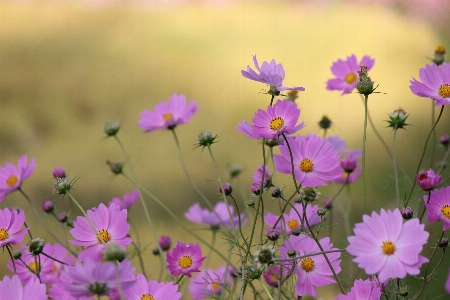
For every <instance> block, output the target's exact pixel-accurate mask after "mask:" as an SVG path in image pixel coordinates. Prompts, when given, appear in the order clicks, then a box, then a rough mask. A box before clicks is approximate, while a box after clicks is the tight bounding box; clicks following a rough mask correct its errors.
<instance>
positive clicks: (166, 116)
mask: <svg viewBox="0 0 450 300" xmlns="http://www.w3.org/2000/svg"><path fill="white" fill-rule="evenodd" d="M197 110H198V106H197V105H196V104H195V101H194V100H191V102H189V104H187V105H186V96H185V95H183V94H180V95H177V94H176V93H174V94H173V95H172V97H170V98H169V101H167V102H160V103H158V104H156V106H155V111H150V110H144V111H143V112H142V113H141V119H140V120H139V122H138V125H139V127H141V128H142V129H144V132H150V131H154V130H158V129H173V128H175V126H177V125H180V124H184V123H186V122H189V120H190V119H191V118H192V117H193V116H194V115H195V113H196V112H197Z"/></svg>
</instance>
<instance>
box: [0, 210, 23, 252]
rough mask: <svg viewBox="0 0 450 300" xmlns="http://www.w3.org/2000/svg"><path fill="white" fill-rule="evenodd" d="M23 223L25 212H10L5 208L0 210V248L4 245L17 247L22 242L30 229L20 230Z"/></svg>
mask: <svg viewBox="0 0 450 300" xmlns="http://www.w3.org/2000/svg"><path fill="white" fill-rule="evenodd" d="M24 223H25V212H24V211H23V210H21V211H20V212H18V211H16V210H10V209H9V208H7V207H5V208H4V209H3V210H2V209H0V247H3V246H5V245H8V244H9V245H18V244H20V243H21V242H22V241H23V238H24V236H25V234H27V232H28V230H30V228H25V229H22V230H21V228H22V226H23V224H24Z"/></svg>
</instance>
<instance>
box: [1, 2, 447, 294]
mask: <svg viewBox="0 0 450 300" xmlns="http://www.w3.org/2000/svg"><path fill="white" fill-rule="evenodd" d="M445 34H448V32H438V31H436V30H434V28H433V27H432V26H431V25H430V24H429V23H428V22H426V20H425V21H424V20H418V19H412V18H408V17H407V16H405V15H401V14H399V13H398V12H396V11H393V10H392V9H389V8H386V7H383V6H377V5H370V4H366V5H350V4H337V3H331V4H330V3H329V4H326V5H325V4H312V1H311V2H307V3H305V2H299V3H296V2H281V3H277V2H266V1H260V2H258V1H255V2H253V1H249V2H231V3H227V2H217V3H206V2H204V3H178V4H175V3H162V2H158V4H157V5H150V4H143V3H141V4H136V3H134V4H126V3H122V4H111V5H100V4H95V5H90V4H88V3H62V2H61V3H46V2H38V3H28V4H25V3H12V2H3V3H0V153H1V155H0V165H4V164H5V163H6V162H8V161H11V162H13V163H16V162H17V159H18V158H19V156H20V155H22V154H27V155H28V157H29V158H30V157H34V158H35V159H36V163H37V168H36V171H35V173H34V174H33V175H32V177H31V178H29V179H28V180H27V181H26V182H25V183H24V185H23V190H24V191H25V192H27V193H28V194H29V196H30V197H31V198H32V199H33V201H35V203H36V206H37V207H40V205H41V202H42V201H43V200H44V199H53V200H54V201H55V204H56V206H57V209H58V210H59V211H61V210H64V209H67V208H68V205H67V202H68V201H69V199H68V198H67V197H66V198H61V197H58V198H57V197H55V196H52V187H51V185H52V184H53V180H52V170H53V168H54V167H56V166H62V167H64V168H65V169H66V171H67V174H68V176H69V178H71V179H73V178H75V177H79V178H78V180H77V182H76V184H75V189H76V191H74V196H75V197H76V198H77V199H78V200H79V201H80V202H81V203H82V204H83V206H84V207H85V208H86V209H89V208H91V207H94V206H97V205H98V204H99V203H100V202H105V203H107V202H108V201H109V200H110V199H111V198H112V197H114V196H117V197H122V195H123V194H124V192H126V191H130V190H132V189H133V185H131V184H130V183H129V182H127V181H126V180H125V179H124V178H121V177H114V176H113V175H112V174H111V173H110V171H109V169H108V166H107V165H106V164H105V161H106V160H107V159H109V160H111V161H123V160H124V159H125V158H124V156H123V154H122V153H121V151H120V148H119V147H118V145H117V143H116V142H115V141H114V140H113V139H105V138H104V134H103V132H102V131H103V126H104V123H105V122H106V121H119V122H120V123H121V125H122V128H121V131H120V133H119V137H120V139H121V141H122V142H123V143H124V145H125V148H126V149H127V151H128V152H129V154H130V156H131V159H132V162H133V164H134V166H135V169H136V171H137V175H138V178H139V180H140V182H141V184H143V185H145V186H146V187H147V188H148V189H150V190H151V191H152V192H153V193H154V194H156V195H157V196H158V197H159V198H160V199H162V200H163V201H165V202H166V203H167V205H168V206H169V207H170V208H171V209H172V210H173V211H174V212H176V213H177V214H178V215H179V216H180V218H181V219H182V220H183V221H185V219H184V217H183V215H182V213H183V212H184V211H186V210H187V208H188V207H189V206H190V205H192V204H193V203H195V202H199V201H200V199H199V197H198V196H197V195H196V194H195V193H194V192H193V190H192V188H191V187H190V186H189V185H188V181H187V179H186V177H185V176H184V174H183V172H182V169H181V166H180V162H179V161H178V157H177V151H176V148H175V143H174V141H173V138H172V134H171V133H170V132H169V131H158V132H151V133H147V134H143V133H142V130H141V129H140V128H139V127H138V126H137V125H136V122H137V121H138V120H139V114H140V112H142V111H143V110H144V109H150V110H152V109H153V107H154V105H155V104H156V103H158V102H159V101H167V99H168V98H169V97H170V96H171V95H172V93H173V92H177V93H184V94H185V95H186V96H187V98H188V99H195V101H196V102H197V104H198V105H199V106H200V109H199V112H198V113H197V115H196V116H194V118H193V119H192V120H191V122H189V123H188V124H186V125H182V126H179V127H177V128H176V131H177V134H178V136H179V139H180V142H181V145H182V151H183V155H184V158H185V160H186V163H187V166H188V169H189V171H190V172H191V175H192V176H193V177H194V179H195V182H196V184H197V185H198V186H199V187H200V188H201V189H202V190H203V191H204V192H205V193H206V194H207V195H208V197H209V198H210V199H212V200H213V202H216V201H218V200H219V199H220V195H218V194H217V191H216V188H217V186H218V184H217V183H216V182H215V179H216V175H215V170H214V168H213V165H212V163H211V159H210V157H209V155H208V153H207V152H206V151H203V152H202V151H201V150H200V149H195V150H193V148H194V143H195V142H196V141H195V140H196V136H197V135H198V133H199V132H200V131H201V130H209V131H213V132H215V133H217V134H218V135H219V140H220V142H219V143H217V144H215V145H214V146H213V150H214V151H215V155H216V158H217V159H218V161H219V167H220V168H221V171H222V175H223V176H224V177H226V170H227V168H228V167H229V166H230V165H231V164H239V165H240V166H241V168H242V171H243V173H242V177H241V183H242V189H243V194H244V195H245V196H244V197H241V199H240V201H241V203H242V204H244V203H246V202H247V200H248V199H250V190H249V188H248V187H249V184H250V183H251V175H252V173H253V172H254V171H255V170H256V169H257V166H258V164H261V163H262V154H261V147H260V144H259V143H258V142H256V141H255V140H250V139H248V138H247V137H246V136H244V135H243V134H241V133H239V132H237V130H236V129H235V127H236V125H237V124H238V123H239V122H240V121H242V120H244V119H247V120H248V121H250V120H251V118H252V117H253V114H254V112H255V111H256V110H257V109H260V108H261V109H265V108H266V107H267V105H268V103H269V100H270V98H269V96H268V95H265V94H263V92H264V91H265V89H266V86H264V85H263V84H260V83H258V82H254V81H249V80H247V79H245V78H243V77H242V76H241V74H240V70H241V69H245V68H246V67H247V65H250V66H253V62H252V55H254V54H256V55H257V57H258V59H259V61H260V63H261V62H262V61H264V60H266V61H270V60H271V59H272V58H275V59H276V61H277V63H282V64H283V66H284V69H285V72H286V79H285V81H284V83H285V84H286V85H287V86H303V87H305V88H306V91H305V92H302V93H300V97H299V99H298V100H297V103H298V106H299V107H300V109H301V116H300V118H301V119H302V120H305V124H306V125H307V126H306V128H305V129H303V130H302V132H301V134H307V133H309V132H312V133H319V128H318V126H317V122H318V121H319V120H320V119H321V117H322V116H323V115H327V116H329V117H330V119H331V120H332V121H333V127H332V129H331V130H330V131H329V134H330V135H340V136H341V137H342V138H344V139H346V140H347V145H348V147H349V148H360V147H361V141H362V129H363V117H364V110H363V105H362V102H361V100H360V97H359V95H358V94H356V93H353V94H350V95H345V96H340V92H338V91H333V92H330V91H327V90H326V89H325V82H326V81H327V79H329V78H332V74H331V71H330V66H331V64H332V63H333V62H334V61H336V60H337V59H345V58H346V57H347V56H349V55H351V54H356V55H357V57H358V59H360V58H362V56H363V55H366V54H367V55H370V56H371V57H373V58H375V60H376V61H375V66H374V68H373V70H372V71H371V72H370V73H369V74H370V76H371V78H372V79H373V80H375V81H376V83H377V84H379V87H378V89H377V91H379V92H381V93H379V94H373V95H371V96H370V98H369V110H370V112H371V115H372V118H373V120H374V122H375V124H376V127H377V128H378V130H379V131H380V132H381V134H382V136H383V137H384V139H385V140H386V141H387V142H388V144H389V145H391V140H392V133H391V130H390V129H387V128H385V127H386V126H387V123H386V122H384V120H386V119H388V116H387V114H388V113H389V112H392V111H393V110H395V109H397V108H399V107H402V108H403V109H405V110H406V111H407V113H409V114H410V117H409V119H408V120H409V122H410V123H411V124H412V125H411V126H409V127H408V128H407V130H406V131H402V132H399V134H398V140H397V143H398V144H397V151H398V153H399V155H398V157H399V163H400V164H401V165H402V166H403V167H404V168H405V170H406V171H407V172H408V174H409V175H410V177H411V178H413V174H414V172H415V169H416V165H417V162H418V160H419V155H420V153H421V151H422V147H423V144H424V137H425V136H426V134H427V133H428V132H429V130H430V128H431V121H430V111H431V104H430V101H431V100H429V99H424V98H419V97H417V96H415V95H413V94H412V93H411V92H410V90H409V80H411V79H412V77H415V78H418V72H419V69H420V68H421V67H424V66H425V64H427V63H429V61H428V60H427V59H426V57H427V56H432V55H433V51H434V49H435V48H436V46H437V45H439V44H444V45H445V43H448V42H449V40H448V39H447V40H443V39H442V37H443V36H445ZM447 37H448V36H447ZM447 45H448V44H447ZM436 111H438V110H436ZM448 116H449V112H448V111H444V115H443V117H442V120H441V122H440V124H439V126H438V128H437V133H438V136H439V135H441V134H443V133H449V130H448V128H449V127H448V126H449V123H450V122H449V118H448ZM367 155H368V165H367V170H368V178H369V179H368V185H369V186H368V191H369V208H370V209H375V210H379V209H380V207H381V205H384V207H385V208H393V207H394V206H395V202H394V200H395V192H394V183H393V172H392V171H393V167H392V163H391V161H390V159H389V158H388V157H387V156H386V153H385V152H384V150H383V149H382V148H381V145H380V143H379V141H378V140H377V139H376V137H375V135H374V134H373V131H371V130H370V129H369V130H368V150H367ZM442 155H443V150H442V149H437V150H436V158H437V159H439V158H440V157H442ZM128 170H129V169H127V166H126V167H125V171H126V172H128ZM277 179H278V180H279V182H280V185H288V186H289V188H288V190H289V189H290V186H291V185H292V184H291V178H290V177H289V176H287V175H286V176H284V175H283V176H281V175H279V176H278V178H277ZM361 186H362V185H361V182H358V183H356V184H355V185H354V186H352V196H353V200H354V204H353V208H354V209H353V213H354V214H355V215H354V219H353V221H352V222H360V220H361V213H362V212H363V206H362V198H361V195H362V194H361ZM403 188H404V189H403V190H402V192H404V193H406V192H408V191H409V189H408V188H407V186H406V185H403ZM336 190H337V187H327V188H324V189H321V192H322V195H323V196H325V197H331V196H332V193H333V192H334V191H336ZM241 194H242V193H240V194H239V195H241ZM322 199H323V198H322ZM149 205H150V207H151V215H152V217H153V218H154V220H155V222H156V223H157V231H158V234H159V235H161V234H170V235H171V236H172V237H173V240H174V241H176V240H177V239H181V240H183V241H184V242H195V240H194V239H193V238H191V237H190V236H188V235H187V234H186V233H184V232H183V231H182V230H181V229H179V230H178V228H177V226H175V225H174V222H173V221H171V220H170V219H169V218H168V216H167V215H166V214H165V213H164V212H162V210H161V209H160V208H159V207H158V206H157V205H156V204H154V203H152V202H151V201H150V200H149ZM201 205H202V206H204V204H203V203H201ZM271 205H273V204H270V203H268V205H267V206H268V209H269V210H270V209H271ZM7 206H8V207H10V206H18V207H22V208H24V209H25V210H26V212H27V217H28V218H27V223H28V225H30V226H32V227H33V229H32V230H33V233H34V235H35V236H37V235H38V233H39V232H40V233H41V234H42V237H43V238H48V239H49V240H51V238H50V237H48V236H47V235H46V233H45V232H44V231H40V229H39V224H38V222H37V221H36V218H34V216H33V215H32V211H31V210H30V207H29V204H28V203H27V202H25V201H24V200H23V199H22V197H21V195H20V194H18V193H14V194H10V195H8V196H7V198H6V199H5V200H4V201H3V202H2V203H1V204H0V207H2V208H3V207H7ZM134 206H135V207H133V208H131V211H130V218H132V219H133V220H134V222H135V223H136V224H138V226H139V227H140V228H141V229H142V231H141V236H142V238H143V240H144V243H145V244H148V245H149V249H148V250H147V252H146V255H147V256H146V263H147V265H149V264H150V265H151V266H152V267H151V268H150V267H149V269H152V268H154V270H152V271H150V272H149V273H150V274H158V273H159V261H158V260H157V259H156V258H154V257H153V256H152V255H151V253H150V251H151V249H152V248H153V247H154V242H153V238H152V237H151V234H150V231H149V230H148V227H147V223H146V222H145V220H144V219H143V214H142V212H141V211H142V209H141V205H140V203H136V204H135V205H134ZM242 207H243V206H242ZM274 207H275V206H274ZM274 212H275V211H274ZM74 214H78V211H77V210H75V211H74ZM73 217H74V216H73ZM186 223H187V224H188V225H189V226H191V227H192V228H205V227H202V226H198V225H194V224H191V223H189V222H188V221H186ZM47 225H49V226H53V227H55V228H56V227H57V223H56V222H55V221H54V220H50V218H49V220H48V222H47ZM337 226H340V225H337ZM437 227H439V226H435V227H430V228H437ZM427 228H428V227H427ZM246 230H248V228H246ZM336 231H339V230H338V229H337V230H336ZM201 233H202V232H201ZM58 234H60V236H61V237H62V236H63V235H62V233H61V232H60V231H59V230H58ZM207 234H208V237H209V234H210V233H207ZM205 235H206V234H205ZM437 238H438V236H437V235H436V234H435V235H433V234H431V237H430V240H433V239H437ZM334 243H335V245H336V246H338V247H345V246H346V245H347V242H346V239H345V238H344V237H343V236H342V235H341V236H337V237H336V240H335V241H334ZM219 244H222V248H223V249H224V251H226V249H227V248H228V245H226V243H225V242H224V241H223V240H221V241H220V242H219ZM205 252H206V250H205ZM3 256H4V257H6V255H5V254H3ZM5 260H6V259H5ZM5 260H2V261H5ZM218 264H219V262H217V263H216V265H218ZM2 267H3V264H2ZM442 270H443V271H442V274H440V276H441V277H442V278H441V277H439V278H440V279H439V280H440V281H439V282H440V284H441V285H442V282H443V280H444V279H445V278H444V277H445V276H446V270H447V269H446V267H444V268H443V269H442ZM0 272H1V274H6V273H9V272H8V271H7V270H5V269H4V268H3V269H0ZM155 276H156V275H155ZM361 276H363V274H362V273H361ZM441 285H438V284H437V286H438V289H439V290H438V291H437V292H436V291H433V292H436V294H434V295H435V296H436V297H437V298H433V299H444V298H445V296H444V298H442V297H441V298H439V295H442V292H443V287H442V286H441ZM333 288H335V287H332V289H333ZM430 299H431V298H430Z"/></svg>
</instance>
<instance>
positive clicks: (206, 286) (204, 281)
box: [188, 266, 232, 300]
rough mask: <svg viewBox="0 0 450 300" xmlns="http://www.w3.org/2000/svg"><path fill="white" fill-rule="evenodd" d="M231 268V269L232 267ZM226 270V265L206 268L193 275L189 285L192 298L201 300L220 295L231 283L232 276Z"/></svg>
mask: <svg viewBox="0 0 450 300" xmlns="http://www.w3.org/2000/svg"><path fill="white" fill-rule="evenodd" d="M229 269H230V270H231V269H232V267H229ZM225 271H226V267H225V266H223V267H219V268H218V269H216V270H212V269H206V270H203V271H201V272H200V273H199V274H197V275H196V276H195V277H193V278H192V279H191V280H190V283H189V287H188V289H189V293H190V294H191V297H192V299H194V300H201V299H207V298H215V297H218V296H220V293H221V292H222V290H223V289H226V287H227V286H228V285H229V284H230V281H229V278H230V276H229V275H228V276H226V274H225Z"/></svg>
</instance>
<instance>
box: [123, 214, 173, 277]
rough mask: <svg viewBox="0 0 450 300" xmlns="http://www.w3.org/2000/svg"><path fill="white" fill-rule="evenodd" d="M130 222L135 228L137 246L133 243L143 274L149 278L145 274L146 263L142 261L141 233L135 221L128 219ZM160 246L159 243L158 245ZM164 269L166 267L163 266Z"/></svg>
mask: <svg viewBox="0 0 450 300" xmlns="http://www.w3.org/2000/svg"><path fill="white" fill-rule="evenodd" d="M128 222H129V223H130V225H131V227H133V231H134V233H135V234H136V241H137V244H135V243H134V242H132V244H133V246H134V249H136V254H137V256H138V259H139V264H140V265H141V270H142V274H143V275H144V276H145V277H147V274H146V273H145V268H144V261H143V260H142V254H141V238H140V236H139V231H138V230H137V228H136V225H135V224H134V222H133V220H132V219H130V218H128ZM158 244H159V243H158ZM158 250H159V249H158ZM163 268H164V266H163Z"/></svg>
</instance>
